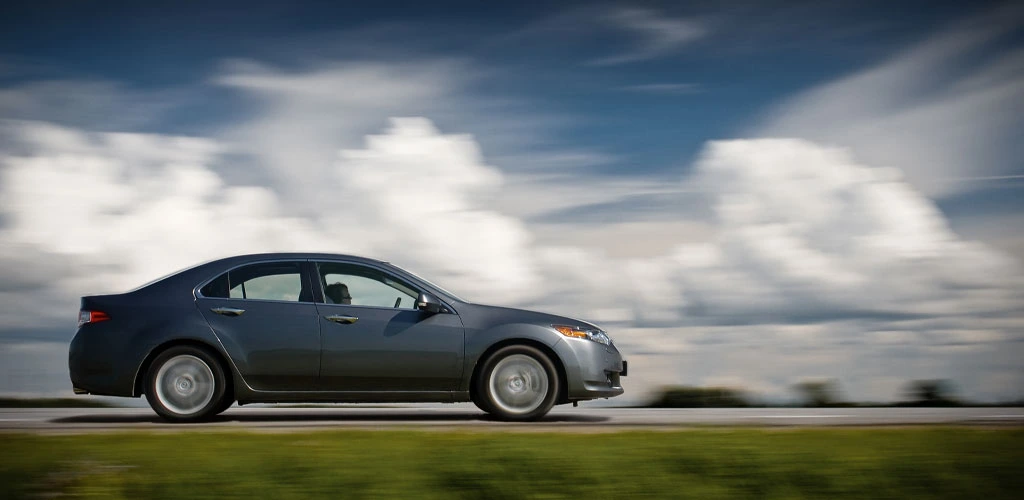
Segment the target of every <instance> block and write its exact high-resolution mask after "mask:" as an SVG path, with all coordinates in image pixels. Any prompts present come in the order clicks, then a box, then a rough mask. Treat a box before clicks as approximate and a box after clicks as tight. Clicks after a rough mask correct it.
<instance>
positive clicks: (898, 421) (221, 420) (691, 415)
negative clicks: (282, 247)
mask: <svg viewBox="0 0 1024 500" xmlns="http://www.w3.org/2000/svg"><path fill="white" fill-rule="evenodd" d="M937 424H945V425H1001V426H1007V425H1009V426H1022V425H1024V408H721V409H717V408H716V409H643V408H601V407H585V406H580V407H578V408H572V407H567V406H566V407H558V408H555V409H554V410H553V411H552V412H551V413H550V414H548V416H547V417H545V418H544V419H543V420H541V421H540V422H535V423H515V424H509V423H505V422H498V421H495V420H493V419H490V418H488V417H487V416H486V415H484V414H483V413H481V412H480V411H479V410H477V409H476V408H474V407H472V406H469V405H446V406H442V407H436V406H433V407H415V406H398V405H395V406H391V407H351V406H350V407H315V408H282V407H250V406H246V407H244V408H243V407H233V408H231V409H229V410H228V411H226V412H224V413H223V414H222V415H220V416H218V417H217V418H216V419H215V420H214V421H211V422H206V423H201V424H170V423H166V422H164V421H162V420H160V419H159V418H157V416H156V414H154V413H153V412H152V411H151V410H149V409H148V408H5V409H0V431H6V432H12V431H14V432H18V431H28V432H58V433H78V432H94V431H110V430H158V431H181V430H190V429H232V430H266V431H282V430H305V429H310V430H311V429H323V428H408V427H413V428H466V429H473V428H477V429H487V430H495V429H506V430H528V429H544V430H565V431H574V430H589V431H600V430H614V429H621V428H648V427H674V426H693V425H696V426H717V425H726V426H730V425H747V426H807V427H821V426H865V425H883V426H898V425H937Z"/></svg>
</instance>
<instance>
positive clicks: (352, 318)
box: [324, 314, 359, 325]
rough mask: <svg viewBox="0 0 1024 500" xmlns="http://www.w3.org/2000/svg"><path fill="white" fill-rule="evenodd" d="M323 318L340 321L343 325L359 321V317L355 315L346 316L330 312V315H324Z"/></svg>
mask: <svg viewBox="0 0 1024 500" xmlns="http://www.w3.org/2000/svg"><path fill="white" fill-rule="evenodd" d="M324 319H326V320H327V321H333V322H335V323H341V324H343V325H351V324H352V323H355V322H356V321H359V318H357V317H355V316H348V315H345V314H332V315H330V316H324Z"/></svg>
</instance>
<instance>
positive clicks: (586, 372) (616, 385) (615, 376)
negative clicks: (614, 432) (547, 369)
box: [553, 338, 626, 401]
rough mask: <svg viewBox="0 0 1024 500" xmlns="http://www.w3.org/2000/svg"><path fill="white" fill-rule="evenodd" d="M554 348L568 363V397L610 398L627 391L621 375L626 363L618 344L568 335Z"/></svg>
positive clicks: (570, 399)
mask: <svg viewBox="0 0 1024 500" xmlns="http://www.w3.org/2000/svg"><path fill="white" fill-rule="evenodd" d="M553 348H554V349H555V352H556V353H557V354H558V356H559V357H560V358H561V359H562V362H563V364H564V365H565V379H566V380H565V381H566V386H567V387H566V399H567V400H568V401H583V400H587V399H597V398H611V397H615V396H618V395H620V394H622V393H623V392H624V390H623V388H622V383H621V381H620V378H621V376H622V374H623V371H624V370H625V367H626V364H625V362H624V361H623V360H622V355H621V354H619V351H618V349H616V348H615V346H605V345H603V344H598V343H597V342H593V341H590V340H585V339H572V338H565V339H562V340H559V342H558V343H557V344H555V345H554V346H553Z"/></svg>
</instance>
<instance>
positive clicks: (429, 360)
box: [316, 262, 464, 392]
mask: <svg viewBox="0 0 1024 500" xmlns="http://www.w3.org/2000/svg"><path fill="white" fill-rule="evenodd" d="M316 268H317V273H316V278H318V281H319V282H320V285H321V286H322V287H323V291H324V294H323V295H324V301H323V302H322V303H317V310H318V312H319V314H320V332H321V339H322V340H321V345H322V346H323V348H322V352H321V371H320V386H321V387H322V388H323V389H324V390H329V391H358V392H368V391H417V392H419V391H453V390H456V389H457V388H458V386H459V380H460V377H461V376H462V357H463V342H464V332H463V328H462V321H461V320H460V319H459V317H458V316H457V315H456V314H453V313H441V314H427V313H424V312H422V311H419V310H418V309H416V308H415V301H416V297H417V296H418V295H419V290H417V289H415V288H413V287H412V286H411V285H409V284H407V283H405V282H403V281H401V280H398V279H396V278H395V277H393V276H391V275H390V274H389V273H387V272H385V271H383V270H380V269H377V268H374V267H370V266H365V265H361V264H354V263H343V262H320V263H318V264H317V266H316Z"/></svg>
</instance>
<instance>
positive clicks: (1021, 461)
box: [0, 427, 1024, 499]
mask: <svg viewBox="0 0 1024 500" xmlns="http://www.w3.org/2000/svg"><path fill="white" fill-rule="evenodd" d="M0 444H2V449H3V453H2V454H0V485H2V486H0V498H39V497H40V496H51V497H52V496H53V495H57V494H59V495H58V496H60V497H62V498H133V499H134V498H154V499H156V498H247V499H251V498H275V499H291V498H296V499H297V498H480V499H485V498H486V499H506V498H508V499H511V498H545V499H554V498H700V499H714V498H843V497H846V498H924V497H926V498H986V499H996V498H1020V492H1021V491H1024V474H1022V472H1024V471H1022V466H1024V430H1020V429H973V428H936V427H926V428H892V429H863V428H860V429H799V430H790V429H786V430H772V429H687V430H679V431H665V432H659V431H649V432H617V433H579V434H563V433H534V432H526V433H520V432H508V433H506V432H469V431H448V430H436V431H372V432H367V431H338V432H333V431H327V432H309V433H283V434H262V433H233V432H182V433H174V434H145V433H119V434H92V435H80V436H40V435H26V434H2V435H0Z"/></svg>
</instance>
